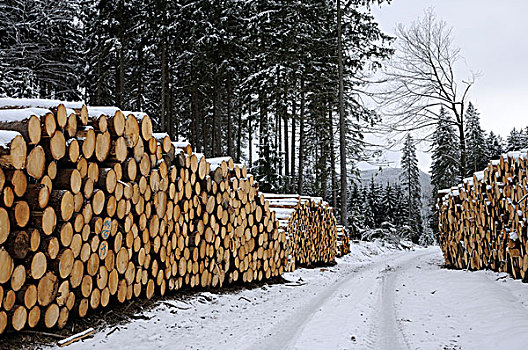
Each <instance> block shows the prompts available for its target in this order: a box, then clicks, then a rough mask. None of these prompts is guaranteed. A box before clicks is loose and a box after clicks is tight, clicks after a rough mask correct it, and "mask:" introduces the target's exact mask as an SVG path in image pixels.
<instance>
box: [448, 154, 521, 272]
mask: <svg viewBox="0 0 528 350" xmlns="http://www.w3.org/2000/svg"><path fill="white" fill-rule="evenodd" d="M527 170H528V157H527V152H526V151H521V152H510V153H508V154H504V155H502V156H501V157H500V159H499V160H495V161H492V162H490V164H489V165H488V167H487V168H486V169H484V171H481V172H478V173H475V174H474V175H473V177H472V178H468V179H465V180H464V181H463V183H462V184H460V185H459V186H457V187H454V188H451V189H447V190H444V191H441V192H440V194H439V200H438V209H439V223H438V227H439V231H440V236H439V241H440V244H441V248H442V251H443V254H444V258H445V261H446V265H448V266H449V267H453V268H458V269H466V268H467V269H471V270H479V269H491V270H494V271H499V272H508V273H510V274H511V275H512V276H513V277H514V278H521V279H523V280H524V281H527V280H528V273H527V271H528V254H527V249H528V232H527V229H528V223H527V218H528V202H527V197H528V196H527V193H528V183H527V182H528V176H527V173H526V171H527Z"/></svg>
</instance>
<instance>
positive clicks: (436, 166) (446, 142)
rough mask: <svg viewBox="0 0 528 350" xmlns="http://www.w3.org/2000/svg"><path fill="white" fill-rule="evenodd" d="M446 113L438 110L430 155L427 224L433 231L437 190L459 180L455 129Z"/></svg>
mask: <svg viewBox="0 0 528 350" xmlns="http://www.w3.org/2000/svg"><path fill="white" fill-rule="evenodd" d="M446 113H447V112H446V111H445V110H444V109H443V108H442V109H441V110H440V116H441V118H439V120H438V123H437V125H436V130H435V132H434V135H433V145H432V156H431V158H432V165H431V184H432V185H433V196H432V201H433V203H431V205H432V208H433V210H432V211H433V214H432V216H431V221H430V222H429V226H430V227H431V229H432V230H433V231H434V232H437V231H438V228H437V226H438V212H437V210H436V198H438V191H439V190H442V189H445V188H450V187H452V186H454V185H456V184H457V183H458V182H459V181H460V177H459V176H458V172H459V166H458V160H459V159H460V157H459V156H458V149H457V147H456V145H457V144H458V142H457V137H456V135H455V130H454V129H453V128H452V127H451V125H450V124H449V119H448V118H447V117H446Z"/></svg>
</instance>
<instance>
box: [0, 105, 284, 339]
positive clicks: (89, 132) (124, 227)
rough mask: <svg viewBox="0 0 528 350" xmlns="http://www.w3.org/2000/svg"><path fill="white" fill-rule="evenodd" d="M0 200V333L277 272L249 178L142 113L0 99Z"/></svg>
mask: <svg viewBox="0 0 528 350" xmlns="http://www.w3.org/2000/svg"><path fill="white" fill-rule="evenodd" d="M0 194H1V198H0V334H1V333H3V332H4V331H5V330H6V329H12V330H17V331H18V330H22V329H24V328H34V327H40V328H52V327H58V328H63V327H64V326H65V325H66V324H67V321H68V319H69V318H70V317H72V316H73V317H76V316H79V317H84V316H85V315H86V314H87V313H88V312H89V311H90V310H94V309H98V308H101V307H107V306H108V305H111V304H112V303H123V302H125V301H127V300H131V299H132V298H139V297H145V298H152V296H153V295H155V294H157V295H164V294H165V293H167V292H168V291H175V290H178V289H180V288H182V287H184V286H188V287H198V286H201V287H220V286H222V285H225V284H226V283H234V282H237V281H240V282H251V281H261V280H263V279H267V278H271V277H273V276H278V275H280V274H281V273H282V272H283V271H284V268H285V262H286V250H285V247H286V236H285V233H284V232H281V231H279V229H278V222H277V221H276V220H275V214H274V213H273V212H271V211H270V210H269V208H268V206H267V204H266V201H265V198H264V196H263V195H262V194H259V192H258V185H257V183H255V182H254V180H253V177H252V176H251V175H249V174H247V170H246V168H245V167H244V166H239V165H235V164H233V161H232V160H231V159H229V158H221V159H210V160H206V159H205V157H203V155H200V154H196V153H193V151H192V148H191V146H190V145H189V144H187V143H175V142H172V140H171V139H170V138H169V137H168V136H167V135H166V134H155V133H153V132H152V122H151V119H150V118H149V117H148V115H146V114H145V113H140V112H126V111H121V110H119V109H118V108H115V107H86V106H85V105H83V104H82V103H65V102H60V101H50V100H17V99H0Z"/></svg>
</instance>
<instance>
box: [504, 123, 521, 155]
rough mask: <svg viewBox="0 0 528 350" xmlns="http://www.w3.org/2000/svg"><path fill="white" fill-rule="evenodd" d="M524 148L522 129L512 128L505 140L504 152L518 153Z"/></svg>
mask: <svg viewBox="0 0 528 350" xmlns="http://www.w3.org/2000/svg"><path fill="white" fill-rule="evenodd" d="M523 146H524V134H523V131H522V129H520V130H517V129H516V128H513V129H512V130H511V131H510V134H509V135H508V137H507V138H506V151H508V152H510V151H519V150H521V149H522V148H523Z"/></svg>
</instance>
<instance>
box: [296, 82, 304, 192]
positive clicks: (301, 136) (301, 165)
mask: <svg viewBox="0 0 528 350" xmlns="http://www.w3.org/2000/svg"><path fill="white" fill-rule="evenodd" d="M300 108H301V111H300V119H301V125H300V128H299V176H298V182H297V192H298V193H299V194H300V195H302V194H303V169H304V78H303V77H301V107H300Z"/></svg>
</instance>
